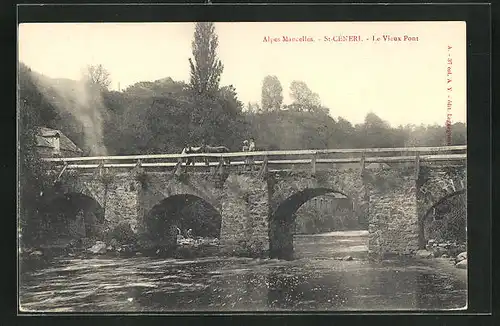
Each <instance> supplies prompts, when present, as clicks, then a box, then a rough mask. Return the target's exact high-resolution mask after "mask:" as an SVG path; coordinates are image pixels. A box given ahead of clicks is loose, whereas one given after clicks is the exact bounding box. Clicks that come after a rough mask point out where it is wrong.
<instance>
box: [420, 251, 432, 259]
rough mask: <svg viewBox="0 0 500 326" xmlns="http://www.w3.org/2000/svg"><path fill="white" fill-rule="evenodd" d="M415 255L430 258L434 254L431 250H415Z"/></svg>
mask: <svg viewBox="0 0 500 326" xmlns="http://www.w3.org/2000/svg"><path fill="white" fill-rule="evenodd" d="M417 257H418V258H432V257H434V254H433V253H432V252H429V251H427V250H419V251H417Z"/></svg>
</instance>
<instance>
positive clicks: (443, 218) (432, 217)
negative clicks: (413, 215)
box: [420, 189, 467, 244]
mask: <svg viewBox="0 0 500 326" xmlns="http://www.w3.org/2000/svg"><path fill="white" fill-rule="evenodd" d="M466 202H467V193H466V190H465V189H463V190H459V191H456V192H453V193H450V194H448V195H446V196H444V197H442V198H440V199H439V200H438V201H437V202H436V203H434V204H433V205H432V206H431V207H430V208H429V209H428V210H427V212H425V214H424V217H423V219H422V222H421V226H420V227H421V234H422V236H423V243H424V244H426V243H427V241H428V240H430V239H433V240H437V241H440V240H445V241H456V242H459V243H465V241H466V237H467V231H466V228H467V204H466Z"/></svg>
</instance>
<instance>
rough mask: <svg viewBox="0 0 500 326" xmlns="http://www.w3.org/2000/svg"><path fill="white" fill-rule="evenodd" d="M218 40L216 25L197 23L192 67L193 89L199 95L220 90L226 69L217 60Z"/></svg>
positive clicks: (193, 43)
mask: <svg viewBox="0 0 500 326" xmlns="http://www.w3.org/2000/svg"><path fill="white" fill-rule="evenodd" d="M218 43H219V41H218V38H217V34H216V33H215V25H214V23H209V22H199V23H196V27H195V32H194V40H193V42H192V47H193V57H194V60H192V59H191V58H190V59H189V65H190V67H191V83H190V85H191V88H192V90H193V91H194V92H195V93H197V94H211V93H213V92H216V91H217V90H218V89H219V82H220V76H221V74H222V71H223V69H224V66H223V65H222V62H221V61H220V60H218V59H217V46H218Z"/></svg>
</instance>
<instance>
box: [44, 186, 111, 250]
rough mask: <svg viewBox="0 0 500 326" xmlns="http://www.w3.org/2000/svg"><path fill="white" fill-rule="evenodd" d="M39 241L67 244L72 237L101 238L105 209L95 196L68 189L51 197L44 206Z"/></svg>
mask: <svg viewBox="0 0 500 326" xmlns="http://www.w3.org/2000/svg"><path fill="white" fill-rule="evenodd" d="M41 213H42V214H41V225H40V228H39V236H38V239H39V242H42V243H44V244H52V245H57V244H60V245H66V244H68V243H69V242H71V241H72V240H77V239H83V238H98V237H100V236H101V233H102V232H101V231H102V230H101V228H102V225H103V224H104V209H103V208H102V207H101V205H99V203H98V202H97V201H96V200H95V199H94V198H92V197H90V196H87V195H84V194H81V193H76V192H69V193H65V194H63V195H60V196H57V197H55V198H51V199H49V200H47V201H46V202H44V203H43V205H42V207H41Z"/></svg>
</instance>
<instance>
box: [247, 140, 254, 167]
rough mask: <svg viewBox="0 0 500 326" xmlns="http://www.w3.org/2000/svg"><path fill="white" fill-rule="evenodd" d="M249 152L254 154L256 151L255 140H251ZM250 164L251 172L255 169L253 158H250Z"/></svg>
mask: <svg viewBox="0 0 500 326" xmlns="http://www.w3.org/2000/svg"><path fill="white" fill-rule="evenodd" d="M248 151H249V152H254V151H255V140H254V139H253V138H250V145H249V146H248ZM249 164H250V170H252V169H253V156H251V157H250V158H249Z"/></svg>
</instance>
